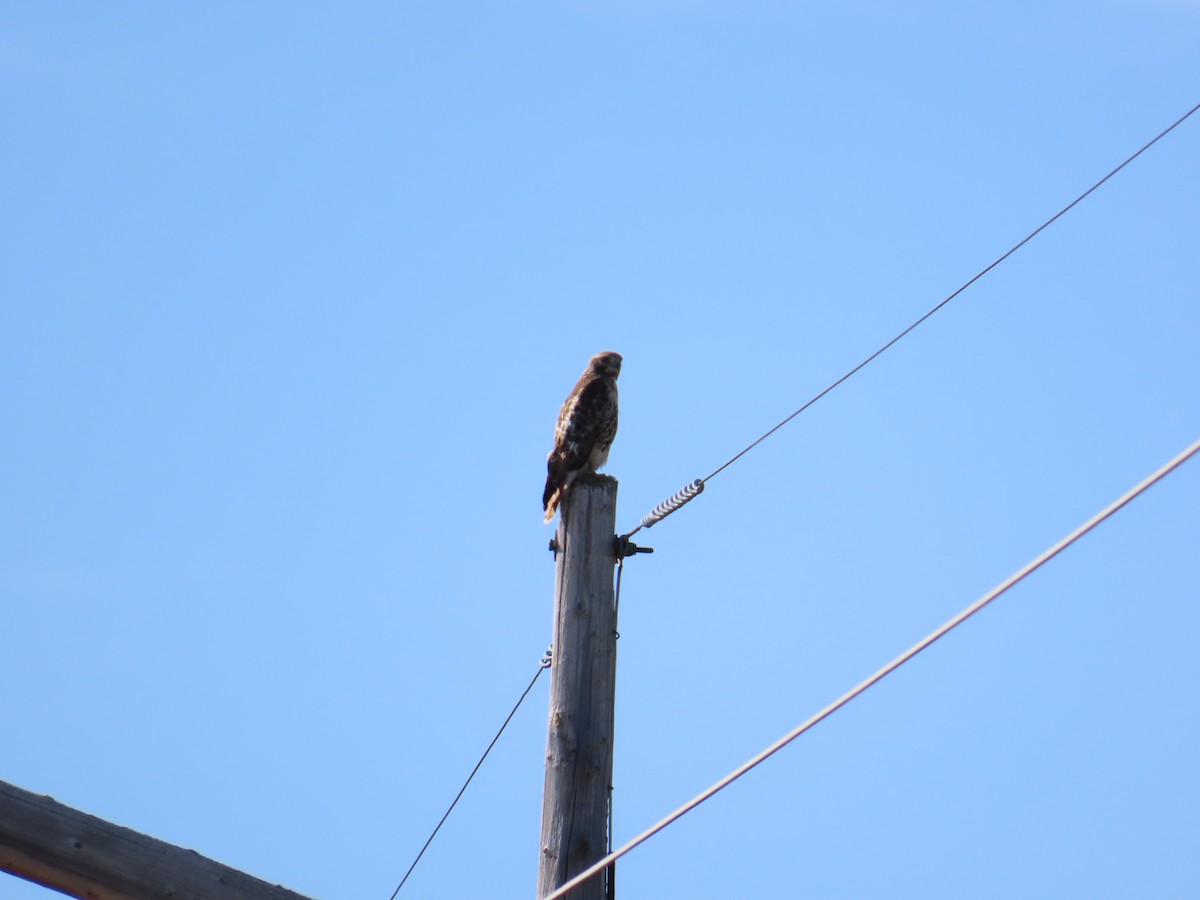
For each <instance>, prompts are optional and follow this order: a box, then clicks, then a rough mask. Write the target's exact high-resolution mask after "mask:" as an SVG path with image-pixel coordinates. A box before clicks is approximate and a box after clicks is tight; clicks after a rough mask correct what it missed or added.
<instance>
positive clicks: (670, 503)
mask: <svg viewBox="0 0 1200 900" xmlns="http://www.w3.org/2000/svg"><path fill="white" fill-rule="evenodd" d="M703 490H704V479H703V478H697V479H696V480H695V481H693V482H692V483H691V484H689V485H685V486H684V488H683V490H680V491H676V492H675V493H674V494H672V495H671V496H670V497H668V498H667V499H666V500H664V501H663V502H662V503H660V504H658V506H656V507H654V509H652V510H650V512H649V513H648V514H647V515H645V516H643V517H642V527H643V528H649V527H650V526H651V525H653V524H654V523H655V522H661V521H662V520H663V519H665V518H666V517H667V516H669V515H670V514H671V513H673V512H675V510H677V509H679V507H681V506H683V504H685V503H687V502H688V501H689V500H691V499H692V498H693V497H695V496H697V495H698V494H699V493H700V492H701V491H703Z"/></svg>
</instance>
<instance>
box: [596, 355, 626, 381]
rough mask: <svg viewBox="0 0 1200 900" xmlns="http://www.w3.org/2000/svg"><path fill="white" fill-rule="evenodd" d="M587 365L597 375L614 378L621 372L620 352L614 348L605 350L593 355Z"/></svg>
mask: <svg viewBox="0 0 1200 900" xmlns="http://www.w3.org/2000/svg"><path fill="white" fill-rule="evenodd" d="M588 366H589V367H590V368H591V370H592V371H593V372H595V373H596V374H597V375H606V376H608V377H609V378H616V377H617V376H618V375H619V374H620V373H621V354H620V353H617V352H616V351H615V350H605V351H604V352H603V353H597V354H596V355H595V356H593V357H592V358H591V361H590V362H589V363H588Z"/></svg>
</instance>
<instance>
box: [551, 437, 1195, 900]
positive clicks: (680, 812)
mask: <svg viewBox="0 0 1200 900" xmlns="http://www.w3.org/2000/svg"><path fill="white" fill-rule="evenodd" d="M1197 453H1200V440H1197V441H1195V442H1194V443H1193V444H1192V445H1191V446H1189V447H1188V448H1187V449H1185V450H1184V451H1183V452H1181V453H1180V454H1179V455H1178V456H1176V457H1175V458H1174V459H1172V460H1171V461H1170V462H1168V463H1167V464H1166V465H1164V466H1163V467H1162V468H1160V469H1159V470H1158V471H1156V472H1154V473H1153V474H1152V475H1150V476H1148V477H1147V478H1145V479H1143V480H1142V481H1141V482H1140V483H1138V484H1136V485H1134V487H1132V488H1130V489H1129V490H1128V491H1126V492H1125V493H1124V494H1122V495H1121V496H1120V497H1118V498H1117V499H1116V500H1114V501H1113V502H1112V503H1110V504H1109V505H1108V506H1106V507H1105V508H1104V509H1102V510H1100V512H1098V513H1096V514H1095V515H1094V516H1092V517H1091V518H1090V519H1088V520H1087V521H1086V522H1084V523H1083V524H1082V525H1080V526H1079V527H1078V528H1076V529H1075V530H1074V531H1072V532H1071V533H1070V534H1068V535H1067V536H1066V537H1064V538H1062V539H1061V540H1060V541H1058V543H1056V544H1054V545H1053V546H1052V547H1050V548H1049V549H1047V550H1045V551H1043V552H1042V553H1041V555H1039V556H1036V557H1034V558H1033V559H1032V560H1030V561H1029V562H1028V563H1026V564H1025V565H1024V566H1022V567H1021V568H1020V569H1018V570H1017V571H1016V572H1014V573H1013V574H1012V575H1010V576H1009V577H1008V578H1006V579H1005V580H1004V581H1002V582H1000V584H998V585H996V587H994V588H992V589H991V590H990V591H988V592H987V593H986V594H984V595H983V596H982V597H980V598H979V599H978V600H976V601H975V602H974V603H972V604H971V605H970V606H968V607H967V608H966V609H964V610H963V611H962V612H960V613H959V614H958V615H956V616H954V618H952V619H950V620H949V621H948V622H946V623H945V624H943V625H942V626H941V627H939V628H938V629H936V630H935V631H933V632H932V633H930V634H929V635H927V636H926V637H924V638H922V639H921V640H920V641H918V642H917V643H916V644H914V645H913V646H912V647H910V648H909V649H907V650H905V651H904V652H903V653H901V654H900V655H899V656H897V657H896V658H895V659H893V660H892V661H891V662H890V663H888V664H887V665H885V666H884V667H883V668H882V669H880V670H879V671H877V672H876V673H875V674H874V675H871V676H870V677H869V678H867V679H866V680H864V681H862V682H860V683H859V684H858V685H856V686H855V687H853V688H851V689H850V690H849V691H847V692H846V693H844V694H842V696H840V697H838V698H837V699H836V700H834V701H833V702H832V703H830V704H829V705H828V706H826V707H825V708H824V709H822V710H821V711H820V712H818V713H816V714H815V715H813V716H810V717H809V718H807V719H805V720H804V721H803V722H801V723H800V724H799V725H797V726H796V727H795V728H793V729H792V730H791V731H789V732H788V733H787V734H785V735H784V736H783V737H781V738H780V739H779V740H777V741H776V742H775V743H773V744H771V746H769V747H767V748H766V749H765V750H763V751H761V752H760V753H758V754H757V755H756V756H754V757H752V758H751V759H749V760H748V761H746V762H744V763H742V765H740V766H738V767H737V768H736V769H734V770H733V771H732V772H730V773H729V774H728V775H726V776H725V777H724V778H722V779H721V780H720V781H718V782H717V783H716V784H714V785H713V786H712V787H710V788H708V789H707V790H705V791H703V792H702V793H700V794H698V795H696V796H695V797H693V798H692V799H691V800H689V801H688V802H687V803H685V804H684V805H683V806H681V807H679V809H677V810H675V811H674V812H673V813H671V814H670V815H668V816H667V817H666V818H664V819H662V820H661V821H659V822H658V823H657V824H655V825H652V826H651V827H649V828H647V829H646V830H645V831H643V832H642V833H641V834H639V835H638V836H637V837H635V838H633V839H632V840H631V841H629V842H628V843H626V844H624V845H622V846H621V847H619V848H618V849H616V850H614V851H613V852H612V853H609V854H608V855H607V856H605V857H604V858H602V859H600V860H598V861H597V862H596V863H595V864H594V865H592V866H590V867H589V868H587V869H585V870H584V871H582V872H580V873H579V874H578V875H576V876H575V877H574V878H572V879H570V880H569V881H567V882H565V883H564V884H562V885H561V886H560V887H558V888H556V889H555V890H554V891H552V892H551V893H549V894H547V895H546V896H545V897H544V898H543V900H556V898H558V897H562V896H563V895H564V894H566V893H567V891H569V890H572V889H573V888H575V887H578V886H579V885H580V884H582V883H583V882H585V881H587V880H588V879H589V878H591V877H593V876H594V875H596V874H597V873H598V872H601V871H603V870H604V869H605V868H606V867H607V866H610V865H612V864H613V863H614V862H616V860H618V859H620V858H621V857H622V856H624V855H625V854H626V853H628V852H629V851H630V850H632V849H633V848H634V847H637V846H638V845H639V844H641V843H643V842H645V841H646V840H648V839H649V838H651V837H653V836H654V835H656V834H658V832H660V831H662V830H663V829H664V828H666V827H667V826H668V825H670V824H671V823H672V822H674V821H676V820H677V819H679V818H681V817H682V816H684V815H685V814H687V813H689V812H691V811H692V810H693V809H695V808H696V807H697V806H699V805H700V804H701V803H703V802H704V801H705V800H707V799H709V798H710V797H712V796H713V795H714V794H716V793H717V792H718V791H721V790H723V789H724V788H726V787H728V786H729V785H730V784H732V783H733V782H735V781H737V779H739V778H741V777H742V776H743V775H745V774H746V773H747V772H749V771H750V770H751V769H753V768H754V767H755V766H757V765H758V764H759V763H762V762H764V761H765V760H767V759H768V758H770V757H771V756H773V755H774V754H775V753H777V752H779V751H780V750H782V749H783V748H784V747H786V746H787V745H788V744H790V743H791V742H792V741H794V740H795V739H796V738H798V737H800V735H802V734H804V732H806V731H808V730H809V729H810V728H812V727H813V726H814V725H816V724H817V723H818V722H820V721H822V720H823V719H825V718H827V717H828V716H830V715H832V714H833V713H835V712H837V711H838V710H839V709H841V708H842V707H843V706H845V705H846V704H847V703H849V702H850V701H851V700H853V699H854V698H855V697H857V696H858V695H859V694H861V693H863V692H864V691H866V690H867V689H868V688H870V687H871V686H872V685H874V684H876V683H877V682H879V681H881V680H882V679H883V678H885V677H886V676H888V675H890V674H891V673H892V672H894V671H896V669H898V668H900V667H901V666H902V665H904V664H905V663H906V662H908V661H909V660H910V659H912V658H913V657H914V656H916V655H917V654H918V653H920V652H921V651H922V650H924V649H925V648H926V647H928V646H929V645H930V644H932V643H934V642H935V641H937V640H938V639H939V638H942V637H944V636H945V635H947V634H948V633H950V632H951V631H953V630H954V629H955V628H957V627H958V626H959V625H961V624H962V623H963V622H965V621H966V620H967V619H969V618H970V617H971V616H973V615H975V613H977V612H979V611H980V610H981V609H983V608H984V607H985V606H987V605H988V604H989V603H991V602H992V601H993V600H995V599H996V598H997V597H999V596H1000V595H1001V594H1003V593H1004V592H1005V591H1007V590H1008V589H1009V588H1011V587H1012V586H1013V585H1015V584H1017V583H1018V582H1019V581H1021V580H1022V579H1024V578H1025V576H1027V575H1029V574H1030V573H1032V572H1034V571H1036V570H1037V569H1039V568H1040V567H1041V566H1042V565H1044V564H1045V563H1047V562H1049V561H1050V560H1051V559H1053V558H1054V557H1055V556H1057V555H1058V554H1059V553H1061V552H1062V551H1063V550H1065V549H1067V547H1069V546H1071V544H1073V543H1075V541H1077V540H1079V539H1080V538H1081V537H1083V536H1084V535H1085V534H1087V533H1088V532H1089V531H1091V530H1092V529H1093V528H1095V527H1096V526H1097V525H1099V524H1100V523H1101V522H1103V521H1104V520H1105V519H1107V518H1108V517H1109V516H1111V515H1113V513H1115V512H1117V511H1118V510H1120V509H1121V508H1122V507H1124V506H1125V505H1126V504H1127V503H1129V502H1130V501H1131V500H1133V499H1135V498H1136V497H1138V496H1140V495H1141V494H1142V493H1143V492H1144V491H1146V490H1147V489H1148V488H1150V487H1151V486H1152V485H1154V484H1156V483H1157V482H1158V481H1160V480H1161V479H1163V478H1165V477H1166V476H1167V475H1169V474H1170V473H1171V472H1173V471H1175V469H1177V468H1179V467H1180V466H1181V465H1183V464H1184V463H1185V462H1187V461H1188V460H1189V459H1191V458H1192V457H1193V456H1195V455H1196V454H1197Z"/></svg>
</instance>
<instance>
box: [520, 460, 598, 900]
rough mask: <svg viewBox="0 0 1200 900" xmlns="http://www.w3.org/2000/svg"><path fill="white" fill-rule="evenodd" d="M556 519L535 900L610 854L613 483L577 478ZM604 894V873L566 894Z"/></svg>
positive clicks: (587, 898) (574, 897) (589, 899)
mask: <svg viewBox="0 0 1200 900" xmlns="http://www.w3.org/2000/svg"><path fill="white" fill-rule="evenodd" d="M559 518H560V521H559V526H558V533H557V535H556V536H555V541H556V545H555V546H556V552H555V560H556V563H557V565H556V568H555V574H554V642H553V644H552V645H551V646H552V649H553V651H554V652H553V663H552V665H551V668H550V722H549V727H548V731H547V735H546V786H545V791H544V793H543V795H542V845H541V846H542V853H541V864H540V866H539V867H538V896H539V897H544V896H545V895H546V894H548V893H550V892H551V891H553V890H554V889H555V888H556V887H558V886H559V885H561V884H564V883H565V882H566V881H567V880H568V879H569V878H571V877H572V876H574V875H576V874H578V873H579V872H581V871H583V870H584V869H586V868H587V867H588V866H589V865H591V864H592V863H594V862H596V860H598V859H600V857H602V856H603V855H604V854H605V852H606V840H605V837H606V833H607V819H608V798H609V788H610V785H611V784H612V765H613V756H612V750H613V735H612V731H613V708H614V706H613V702H614V690H615V684H616V670H617V665H616V664H617V634H616V613H615V610H614V608H613V603H614V597H613V567H614V566H615V565H616V561H617V560H616V548H615V541H614V534H615V531H616V521H617V481H616V479H615V478H610V477H609V476H607V475H591V476H582V477H580V478H578V479H577V480H576V481H575V483H574V484H573V485H572V487H571V490H570V492H569V493H568V494H567V496H566V498H565V501H564V503H563V505H562V507H561V508H560V514H559ZM604 896H605V879H604V878H603V877H600V876H597V877H595V878H592V879H590V880H589V881H587V882H585V883H584V884H581V885H580V886H579V887H578V888H575V889H574V890H573V891H571V892H570V894H569V898H570V900H600V898H603V897H604Z"/></svg>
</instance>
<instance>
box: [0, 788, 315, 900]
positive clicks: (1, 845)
mask: <svg viewBox="0 0 1200 900" xmlns="http://www.w3.org/2000/svg"><path fill="white" fill-rule="evenodd" d="M0 871H2V872H7V873H9V874H10V875H16V876H17V877H18V878H24V879H27V880H28V881H32V882H35V883H37V884H41V885H44V886H46V887H48V888H53V889H54V890H56V891H61V892H62V893H64V894H67V895H69V896H72V897H80V898H86V900H164V898H168V897H169V898H172V900H306V898H304V897H301V896H300V895H299V894H297V893H294V892H292V891H289V890H288V889H287V888H283V887H280V886H279V885H276V884H268V883H267V882H265V881H260V880H259V879H257V878H255V877H254V876H252V875H247V874H246V873H245V872H239V871H238V870H237V869H231V868H229V866H224V865H222V864H221V863H219V862H214V861H213V860H211V859H206V858H205V857H203V856H201V855H200V854H199V853H196V852H195V851H194V850H186V849H184V848H183V847H174V846H172V845H171V844H168V843H166V842H165V841H160V840H158V839H157V838H152V837H148V836H147V835H144V834H138V833H137V832H136V831H132V830H131V829H129V828H123V827H122V826H120V825H114V824H113V823H112V822H105V821H104V820H103V819H98V818H96V817H95V816H90V815H88V814H87V813H84V812H80V811H79V810H77V809H71V808H70V807H69V806H63V805H62V804H61V803H58V802H57V801H55V800H54V799H53V798H51V797H44V796H41V795H40V794H34V793H30V792H29V791H26V790H22V789H21V788H19V787H17V786H16V785H12V784H6V783H5V782H3V781H0Z"/></svg>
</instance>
